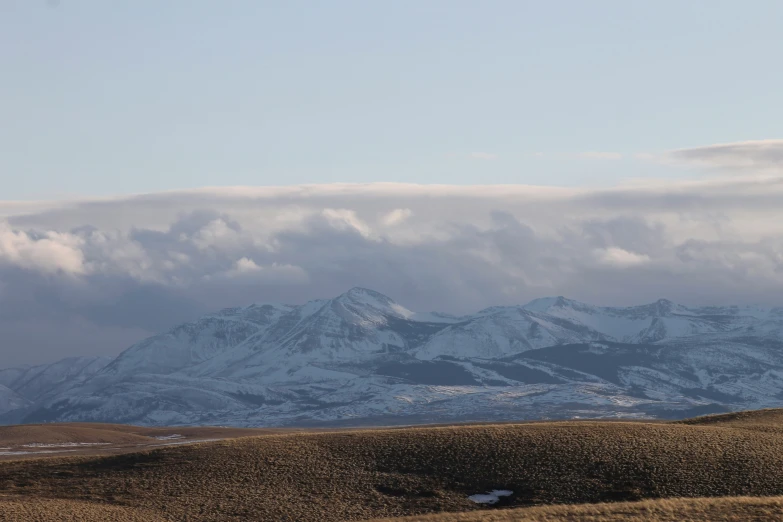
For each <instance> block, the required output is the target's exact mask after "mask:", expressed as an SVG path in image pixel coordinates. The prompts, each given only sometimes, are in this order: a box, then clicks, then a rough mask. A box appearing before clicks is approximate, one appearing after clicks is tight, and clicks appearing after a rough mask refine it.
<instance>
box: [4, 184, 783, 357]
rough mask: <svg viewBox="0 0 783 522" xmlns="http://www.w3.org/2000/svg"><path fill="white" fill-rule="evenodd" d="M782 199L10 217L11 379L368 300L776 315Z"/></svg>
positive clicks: (648, 194) (97, 203) (232, 190)
mask: <svg viewBox="0 0 783 522" xmlns="http://www.w3.org/2000/svg"><path fill="white" fill-rule="evenodd" d="M780 201H783V176H778V177H774V176H769V175H768V174H765V175H761V176H753V175H746V176H743V177H731V178H721V179H712V180H709V179H708V180H697V181H688V182H677V183H672V182H666V183H662V182H655V181H650V182H648V183H646V184H644V185H634V186H629V187H619V188H613V189H584V188H582V189H576V188H557V187H530V186H522V185H505V186H502V185H497V186H489V185H487V186H456V185H410V184H390V183H383V184H339V185H324V186H317V185H309V186H294V187H229V188H211V189H199V190H188V191H177V192H165V193H157V194H146V195H141V196H134V197H126V198H113V199H98V200H89V201H83V202H73V201H71V202H67V203H57V202H55V203H50V204H47V205H39V206H37V207H36V208H35V209H34V210H31V209H30V208H25V209H24V212H18V213H16V212H15V209H16V210H18V209H19V207H18V206H16V207H15V206H14V205H8V204H5V203H2V202H0V215H5V216H6V217H5V218H4V219H3V220H2V221H0V281H2V283H3V284H2V287H1V288H0V338H3V339H4V340H6V341H4V346H8V347H9V348H7V349H6V350H7V351H8V352H9V353H4V354H3V355H4V363H5V364H13V363H18V362H38V361H42V360H51V359H55V358H58V357H62V356H66V355H72V354H78V353H109V354H111V353H117V352H118V351H119V350H120V349H121V348H123V347H125V346H126V345H127V344H128V343H130V342H132V341H134V340H138V339H140V338H141V337H143V336H145V335H149V334H150V333H152V332H158V331H162V330H165V329H167V328H169V327H170V326H172V325H174V324H177V323H179V322H182V321H185V320H188V319H191V318H194V317H197V316H198V315H199V314H202V313H206V312H209V311H213V310H217V309H220V308H222V307H226V306H240V305H246V304H250V303H252V302H287V303H299V302H304V301H306V300H308V299H314V298H325V297H331V296H334V295H337V294H339V293H341V292H343V291H345V290H346V289H348V288H350V287H352V286H357V285H359V286H366V287H370V288H375V289H377V290H378V291H381V292H384V293H386V294H388V295H390V296H391V297H393V298H395V299H396V300H398V301H399V302H400V303H402V304H404V305H406V306H407V307H409V308H411V309H414V310H420V311H428V310H443V311H447V312H454V313H466V312H471V311H475V310H479V309H481V308H483V307H486V306H489V305H495V304H516V303H523V302H526V301H527V300H529V299H532V298H535V297H540V296H546V295H567V296H569V297H572V298H575V299H581V300H585V301H590V302H594V303H597V304H620V305H624V304H634V303H644V302H652V301H654V300H656V299H658V298H660V297H667V298H670V299H673V300H675V301H681V302H685V303H692V304H714V303H737V304H743V303H761V304H768V305H773V304H778V305H780V304H783V302H781V298H780V296H781V295H783V219H781V217H783V215H782V214H781V213H782V211H781V208H780ZM76 325H78V326H76ZM91 339H92V340H93V341H91ZM20 347H24V349H23V350H22V349H20ZM10 352H12V353H10Z"/></svg>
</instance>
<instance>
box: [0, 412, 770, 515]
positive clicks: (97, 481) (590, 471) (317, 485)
mask: <svg viewBox="0 0 783 522" xmlns="http://www.w3.org/2000/svg"><path fill="white" fill-rule="evenodd" d="M781 420H783V413H781V411H778V410H763V411H759V412H751V413H745V414H728V415H719V416H713V417H706V418H701V419H696V420H690V421H685V422H675V423H662V422H655V423H645V422H598V421H595V422H591V421H580V422H550V423H531V424H503V425H471V426H441V427H423V428H405V429H377V430H355V431H335V432H321V433H270V432H264V433H265V435H264V436H261V437H248V438H238V439H232V440H223V441H218V442H209V443H202V444H195V445H181V446H168V447H161V448H154V449H144V450H143V451H134V452H128V453H123V454H117V455H79V456H68V457H64V456H55V457H49V458H45V459H37V460H8V461H4V462H0V492H2V495H4V496H2V497H0V520H68V518H66V517H67V516H71V517H72V518H71V519H72V520H118V521H122V520H128V521H133V520H151V521H154V520H233V521H240V520H241V521H247V520H261V521H267V520H269V521H303V522H307V521H318V522H326V521H343V520H370V519H380V518H392V517H402V516H419V515H427V514H435V513H444V512H464V514H462V515H459V516H461V517H463V518H459V516H456V515H454V516H452V515H441V517H442V518H438V517H437V516H435V517H434V518H421V517H419V518H418V519H420V520H433V521H436V520H443V521H451V520H595V521H598V520H621V519H622V520H626V519H628V516H631V515H629V513H632V514H634V515H633V516H639V517H641V518H640V519H645V520H649V519H652V520H675V519H677V520H687V519H689V518H690V519H692V520H693V519H700V518H701V519H703V518H705V517H706V518H707V519H710V520H753V519H754V517H755V519H756V520H775V519H783V516H781V515H780V505H781V500H780V499H779V498H766V499H715V498H708V499H706V500H678V501H674V500H672V501H665V502H664V501H656V502H643V503H631V504H629V503H627V502H629V501H639V500H645V499H663V498H682V497H685V498H697V497H738V496H753V497H758V496H763V497H775V496H780V495H783V430H781V429H780V425H781ZM47 427H50V426H47ZM51 427H53V429H54V428H56V426H55V425H52V426H51ZM77 427H78V426H77ZM123 429H124V428H123ZM127 429H128V431H127V432H126V433H129V434H131V435H138V436H146V435H144V434H140V433H139V431H138V430H144V429H143V428H127ZM120 431H121V430H120ZM164 431H165V432H167V433H168V432H171V431H177V432H179V431H183V430H180V429H168V430H164ZM494 489H505V490H510V491H512V492H513V494H512V495H511V496H508V497H502V498H501V501H500V502H498V504H496V505H495V506H491V507H487V506H482V505H477V504H475V503H473V502H472V501H471V500H469V499H468V496H470V495H473V494H476V493H483V492H486V491H490V490H494ZM588 503H589V504H596V503H609V504H599V505H591V506H585V505H580V506H568V505H565V506H564V505H562V504H588ZM538 505H543V506H539V507H531V506H538ZM508 508H523V509H522V510H518V509H516V510H510V509H508ZM624 510H625V511H624ZM629 510H630V511H629ZM732 513H739V514H738V515H732ZM55 515H56V516H55ZM490 515H491V516H494V517H497V518H487V517H488V516H490ZM719 515H720V516H723V518H719ZM724 515H725V516H724ZM90 517H92V518H90ZM444 517H445V518H444ZM471 517H473V518H471ZM503 517H505V518H503ZM515 517H516V518H515ZM536 517H537V518H536ZM547 517H548V518H547ZM612 517H614V518H612ZM654 517H658V518H654ZM667 517H668V518H667ZM727 517H728V518H727ZM731 517H735V518H731ZM418 519H416V518H414V520H418Z"/></svg>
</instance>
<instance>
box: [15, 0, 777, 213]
mask: <svg viewBox="0 0 783 522" xmlns="http://www.w3.org/2000/svg"><path fill="white" fill-rule="evenodd" d="M782 19H783V3H781V2H778V1H773V0H770V1H764V0H752V1H748V2H738V1H719V0H709V1H697V0H689V1H687V2H683V1H660V0H659V1H655V2H628V1H610V0H603V1H594V2H581V1H567V2H566V1H547V2H542V1H522V0H514V1H499V0H496V1H489V0H488V1H481V2H479V1H458V0H427V1H421V0H417V1H405V0H403V1H396V2H375V1H346V0H336V1H333V2H323V1H309V2H308V1H286V2H265V1H255V0H253V1H250V0H248V1H244V0H233V1H231V2H214V1H195V0H188V1H185V0H172V1H167V2H158V1H149V0H137V1H134V2H101V1H97V0H91V1H90V0H60V1H59V2H46V1H44V0H40V1H39V0H3V1H2V2H0V70H2V81H0V120H1V121H2V124H1V125H0V187H2V188H1V189H0V200H30V199H49V198H62V197H73V196H94V195H110V194H113V195H116V194H128V193H139V192H156V191H161V190H174V189H183V188H191V187H201V186H227V185H289V184H299V183H331V182H373V181H397V182H409V183H411V182H413V183H452V184H476V183H522V184H544V185H560V186H593V187H595V186H598V187H600V186H612V185H616V184H618V183H622V182H624V181H627V180H628V179H631V178H636V177H643V178H649V177H655V178H682V177H688V176H694V175H696V173H694V171H692V170H690V169H686V168H682V167H677V168H675V167H672V166H670V165H669V166H666V165H661V164H659V163H658V162H655V161H649V160H645V159H639V158H637V157H636V155H637V154H640V153H642V154H644V153H654V154H657V153H661V152H663V151H667V150H671V149H677V148H688V147H697V146H703V145H710V144H715V143H723V142H735V141H743V140H759V139H765V138H775V137H778V136H780V131H779V127H780V122H782V121H783V104H781V103H780V92H781V87H783V69H781V67H779V65H778V62H779V58H780V56H781V55H783V38H781V36H780V32H779V28H780V21H781V20H782ZM586 153H604V154H599V155H595V154H594V155H593V157H590V156H589V155H585V154H586ZM605 153H610V154H605ZM618 155H619V156H620V158H619V159H611V158H615V157H617V156H618ZM596 156H597V157H596Z"/></svg>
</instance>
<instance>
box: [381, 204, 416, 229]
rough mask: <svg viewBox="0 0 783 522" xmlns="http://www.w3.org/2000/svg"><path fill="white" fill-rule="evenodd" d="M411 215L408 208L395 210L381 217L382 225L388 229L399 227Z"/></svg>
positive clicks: (411, 212)
mask: <svg viewBox="0 0 783 522" xmlns="http://www.w3.org/2000/svg"><path fill="white" fill-rule="evenodd" d="M412 215H413V211H412V210H411V209H409V208H395V209H394V210H392V211H391V212H389V213H388V214H386V215H384V216H383V220H382V221H383V224H384V225H386V226H389V227H393V226H395V225H399V224H401V223H403V222H404V221H405V220H406V219H408V218H409V217H411V216H412Z"/></svg>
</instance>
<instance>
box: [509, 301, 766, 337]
mask: <svg viewBox="0 0 783 522" xmlns="http://www.w3.org/2000/svg"><path fill="white" fill-rule="evenodd" d="M523 308H525V309H526V310H530V311H533V312H538V313H541V314H545V315H546V316H549V317H557V318H560V319H563V320H565V321H568V322H570V323H574V324H580V325H584V326H585V327H587V328H589V329H591V330H594V331H597V332H601V333H602V334H603V335H605V336H606V337H607V338H609V339H612V340H615V341H630V342H654V341H661V340H663V339H666V338H674V337H682V336H686V335H698V334H708V333H715V332H727V331H731V330H734V329H737V328H740V327H743V326H747V325H750V324H753V323H756V322H758V321H759V319H762V318H767V317H769V316H770V314H771V313H772V311H771V310H767V309H762V308H757V307H746V308H740V307H705V308H687V307H685V306H682V305H678V304H676V303H673V302H671V301H668V300H666V299H660V300H658V301H656V302H655V303H651V304H647V305H641V306H629V307H624V308H622V307H598V306H592V305H588V304H584V303H580V302H578V301H572V300H570V299H565V298H564V297H548V298H542V299H535V300H533V301H531V302H530V303H528V304H527V305H525V306H524V307H523Z"/></svg>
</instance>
